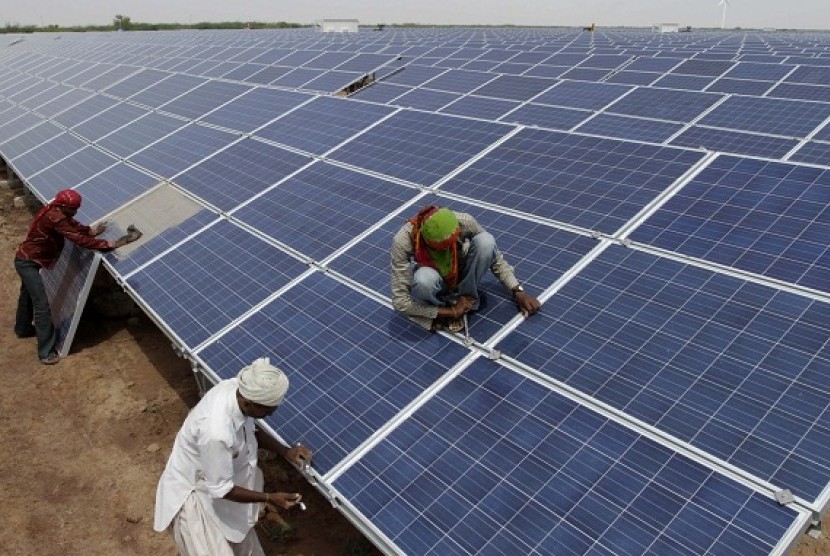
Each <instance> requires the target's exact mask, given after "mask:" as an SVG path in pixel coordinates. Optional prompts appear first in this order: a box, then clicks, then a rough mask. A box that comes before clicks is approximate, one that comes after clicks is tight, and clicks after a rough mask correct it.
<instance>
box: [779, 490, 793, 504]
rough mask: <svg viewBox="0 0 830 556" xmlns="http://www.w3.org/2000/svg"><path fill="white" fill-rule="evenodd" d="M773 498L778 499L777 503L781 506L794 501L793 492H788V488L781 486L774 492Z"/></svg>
mask: <svg viewBox="0 0 830 556" xmlns="http://www.w3.org/2000/svg"><path fill="white" fill-rule="evenodd" d="M775 499H776V500H777V501H778V503H779V504H781V505H782V506H786V505H787V504H792V503H793V502H795V497H794V496H793V493H792V492H790V489H788V488H783V489H781V490H779V491H777V492H776V493H775Z"/></svg>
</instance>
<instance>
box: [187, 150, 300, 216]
mask: <svg viewBox="0 0 830 556" xmlns="http://www.w3.org/2000/svg"><path fill="white" fill-rule="evenodd" d="M311 160H312V159H311V158H309V157H307V156H303V155H301V154H297V153H294V152H291V151H287V150H285V149H281V148H279V147H275V146H273V145H268V144H266V143H263V142H261V141H255V140H253V139H250V138H245V139H243V140H242V141H240V142H238V143H234V144H233V145H231V146H230V147H228V148H227V149H224V150H222V151H220V152H218V153H216V154H215V155H214V156H212V157H210V158H209V159H207V160H205V161H203V162H201V163H200V164H198V165H197V166H194V167H193V168H190V169H189V170H187V171H186V172H184V173H183V174H181V175H179V176H177V177H176V179H175V182H176V184H177V185H179V186H181V187H183V188H184V189H186V190H187V191H190V192H191V193H193V194H194V195H196V196H197V197H200V198H202V199H204V200H205V201H207V202H208V203H210V204H212V205H213V206H215V207H217V208H218V209H220V210H222V211H224V212H227V211H230V210H231V209H233V208H234V207H237V206H238V205H240V204H242V203H244V202H245V201H247V200H249V199H251V198H252V197H254V196H255V195H258V194H259V193H262V192H263V191H265V190H266V189H267V188H268V187H270V186H271V185H273V184H275V183H277V182H278V181H280V180H281V179H283V178H284V177H286V176H287V175H289V174H291V173H292V172H294V171H296V170H297V169H299V168H300V167H302V166H303V165H305V164H308V163H310V162H311ZM255 202H257V201H255Z"/></svg>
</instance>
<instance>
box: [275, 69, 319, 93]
mask: <svg viewBox="0 0 830 556" xmlns="http://www.w3.org/2000/svg"><path fill="white" fill-rule="evenodd" d="M324 73H326V70H321V69H307V68H297V69H293V70H291V71H289V72H288V73H286V74H284V75H281V76H280V77H277V78H276V79H274V80H273V81H272V83H273V84H274V85H279V86H281V87H293V88H297V89H302V88H303V85H304V84H306V83H308V82H309V81H311V80H313V79H316V78H318V77H320V76H321V75H323V74H324Z"/></svg>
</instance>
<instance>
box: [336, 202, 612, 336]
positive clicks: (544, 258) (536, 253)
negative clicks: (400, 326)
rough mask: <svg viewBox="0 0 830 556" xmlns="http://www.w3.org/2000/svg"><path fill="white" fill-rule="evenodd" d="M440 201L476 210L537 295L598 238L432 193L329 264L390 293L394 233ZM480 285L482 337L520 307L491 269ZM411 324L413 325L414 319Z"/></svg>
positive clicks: (477, 326) (472, 321)
mask: <svg viewBox="0 0 830 556" xmlns="http://www.w3.org/2000/svg"><path fill="white" fill-rule="evenodd" d="M430 204H437V205H441V206H448V207H450V208H451V209H453V210H455V211H459V212H464V213H468V214H470V215H472V216H473V217H474V218H475V219H476V221H477V222H478V223H479V224H480V225H481V226H482V227H483V228H484V229H485V230H486V231H487V232H489V233H491V234H492V235H493V237H494V238H495V239H496V245H497V247H498V248H499V250H500V251H501V252H502V253H503V255H504V258H505V260H506V261H507V263H508V264H510V265H511V266H512V267H514V268H515V270H516V276H517V277H518V278H519V280H521V282H522V284H524V287H525V288H526V289H527V291H528V292H531V294H532V295H539V294H540V293H541V292H543V291H544V290H546V289H547V288H548V287H550V285H551V284H553V283H554V282H555V281H556V280H558V279H559V278H560V277H561V276H562V275H563V274H564V273H565V272H566V271H567V270H568V269H569V268H571V266H572V265H574V264H576V262H577V261H579V260H580V259H581V258H582V257H583V256H584V255H585V254H587V253H588V251H590V250H591V249H592V248H593V247H594V246H596V240H594V239H592V238H590V237H588V236H582V235H577V234H574V233H571V232H566V231H564V230H559V229H557V228H553V227H551V226H545V225H543V224H539V223H536V222H531V221H527V220H523V219H520V218H517V217H515V216H508V215H505V214H502V213H498V212H495V211H492V210H487V209H483V208H480V207H476V206H474V205H470V204H467V203H463V202H461V201H456V200H450V199H446V198H440V197H437V196H428V197H427V198H424V199H419V200H418V203H417V204H416V205H414V206H413V207H412V208H410V209H409V211H408V212H407V213H406V214H402V215H400V217H398V218H395V219H394V220H392V221H391V222H390V223H388V224H385V225H384V226H382V227H381V228H380V229H379V230H378V231H376V232H373V233H372V234H370V235H369V236H368V237H366V238H365V239H364V240H362V241H360V242H359V243H358V244H357V245H355V246H354V247H352V248H350V249H349V250H348V251H347V252H345V253H343V254H341V255H340V256H338V257H337V258H336V259H334V260H333V261H332V262H331V263H330V264H329V265H328V266H329V267H331V268H332V269H334V270H337V271H338V272H341V273H343V274H345V275H346V276H348V277H349V278H352V279H354V280H356V281H358V282H360V283H361V284H365V285H367V286H369V287H370V288H372V289H373V290H375V291H376V292H377V293H379V294H381V295H384V296H388V295H389V292H390V289H389V288H390V281H391V275H390V266H389V252H390V249H391V246H392V238H393V237H394V236H395V234H396V233H397V232H398V230H400V229H401V227H402V226H403V225H404V223H405V221H406V219H407V218H411V217H412V216H414V215H415V213H416V212H418V209H420V208H421V207H423V206H427V205H430ZM480 290H481V291H482V292H483V295H482V298H481V300H480V302H481V305H480V307H479V310H478V311H476V312H475V313H474V314H471V315H470V318H469V326H470V330H471V333H472V334H473V335H474V336H475V337H476V338H477V339H479V340H484V339H486V338H488V337H490V336H491V335H492V334H494V333H496V332H497V331H498V330H500V329H501V327H502V326H503V325H504V324H506V323H507V322H508V321H509V320H510V319H512V318H513V317H515V316H516V314H517V307H516V304H515V303H514V302H513V300H512V299H511V297H512V296H511V295H510V294H509V292H507V291H506V290H505V288H504V286H503V285H501V283H499V281H498V280H497V279H496V277H495V276H494V275H493V274H492V273H487V275H486V276H485V277H484V280H483V281H482V284H481V288H480ZM412 326H415V325H414V324H413V325H412Z"/></svg>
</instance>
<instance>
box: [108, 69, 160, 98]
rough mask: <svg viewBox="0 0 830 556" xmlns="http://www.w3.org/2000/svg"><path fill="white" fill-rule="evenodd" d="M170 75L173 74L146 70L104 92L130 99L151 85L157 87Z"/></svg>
mask: <svg viewBox="0 0 830 556" xmlns="http://www.w3.org/2000/svg"><path fill="white" fill-rule="evenodd" d="M170 75H172V74H170V73H168V72H166V71H159V70H155V69H144V70H141V71H140V72H138V73H136V74H135V75H131V76H130V77H128V78H126V79H124V80H123V81H120V82H118V83H116V84H115V85H112V86H110V87H108V88H106V89H104V92H105V93H107V94H108V95H113V96H115V97H118V98H129V97H131V96H133V95H134V94H136V93H137V92H139V91H141V90H143V89H146V88H147V87H149V86H151V85H155V84H156V83H158V82H159V81H161V80H162V79H165V78H166V77H170Z"/></svg>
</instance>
